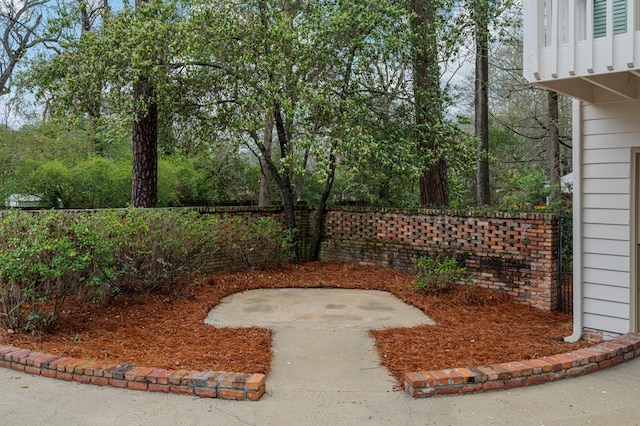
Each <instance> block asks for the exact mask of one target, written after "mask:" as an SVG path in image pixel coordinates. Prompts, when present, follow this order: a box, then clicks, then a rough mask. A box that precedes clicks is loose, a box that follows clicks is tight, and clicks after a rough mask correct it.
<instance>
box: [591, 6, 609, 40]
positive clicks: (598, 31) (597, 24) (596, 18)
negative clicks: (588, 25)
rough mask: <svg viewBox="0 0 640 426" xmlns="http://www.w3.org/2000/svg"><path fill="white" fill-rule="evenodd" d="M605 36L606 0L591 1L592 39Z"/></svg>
mask: <svg viewBox="0 0 640 426" xmlns="http://www.w3.org/2000/svg"><path fill="white" fill-rule="evenodd" d="M606 35H607V0H593V38H598V37H604V36H606Z"/></svg>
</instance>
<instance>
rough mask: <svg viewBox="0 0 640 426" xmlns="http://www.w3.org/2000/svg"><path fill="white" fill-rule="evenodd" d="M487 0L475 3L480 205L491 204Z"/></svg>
mask: <svg viewBox="0 0 640 426" xmlns="http://www.w3.org/2000/svg"><path fill="white" fill-rule="evenodd" d="M487 9H488V3H487V2H486V0H480V1H477V2H476V4H475V6H474V14H475V25H476V31H475V38H476V78H475V130H476V138H477V140H478V145H477V154H478V169H477V172H476V205H477V206H479V207H480V206H486V205H489V204H490V203H491V192H490V191H491V186H490V182H489V90H488V89H489V55H488V53H489V19H488V17H489V16H488V10H487Z"/></svg>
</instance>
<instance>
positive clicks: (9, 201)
mask: <svg viewBox="0 0 640 426" xmlns="http://www.w3.org/2000/svg"><path fill="white" fill-rule="evenodd" d="M41 205H42V196H40V195H29V194H11V195H9V196H8V197H7V198H6V199H5V200H4V206H5V207H12V208H32V209H33V208H38V207H40V206H41Z"/></svg>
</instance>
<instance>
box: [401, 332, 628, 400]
mask: <svg viewBox="0 0 640 426" xmlns="http://www.w3.org/2000/svg"><path fill="white" fill-rule="evenodd" d="M637 356H640V334H635V333H629V334H625V335H622V336H618V337H616V338H614V339H613V340H610V341H607V342H603V343H600V344H598V345H595V346H592V347H589V348H584V349H578V350H575V351H572V352H567V353H563V354H558V355H553V356H547V357H542V358H538V359H532V360H525V361H517V362H507V363H503V364H493V365H489V366H480V367H475V368H452V369H446V370H431V371H420V372H415V373H406V374H405V382H404V383H405V392H407V393H408V394H409V395H411V396H412V397H414V398H426V397H430V396H434V395H452V394H461V393H472V392H484V391H490V390H498V389H513V388H517V387H522V386H530V385H537V384H540V383H546V382H554V381H556V380H561V379H565V378H568V377H575V376H581V375H584V374H589V373H593V372H596V371H598V370H602V369H605V368H608V367H611V366H613V365H616V364H620V363H622V362H624V361H627V360H630V359H633V358H635V357H637Z"/></svg>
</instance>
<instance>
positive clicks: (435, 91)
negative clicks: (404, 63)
mask: <svg viewBox="0 0 640 426" xmlns="http://www.w3.org/2000/svg"><path fill="white" fill-rule="evenodd" d="M436 7H437V5H436V4H435V2H434V1H433V0H411V11H412V12H413V15H412V18H411V29H412V32H413V41H412V44H413V46H412V49H413V91H414V98H415V121H416V142H417V148H418V150H419V151H420V152H421V153H425V154H424V155H425V157H427V158H429V159H430V160H429V162H428V164H426V165H425V168H424V171H423V173H422V176H421V177H420V204H421V205H423V206H438V207H446V206H448V205H449V185H448V177H447V171H448V168H447V163H446V161H445V160H444V158H442V156H441V154H440V153H439V152H438V143H440V141H441V138H439V135H438V131H439V129H440V127H441V126H440V124H441V122H442V99H441V94H440V69H439V66H438V44H437V28H436V22H435V13H436V11H435V8H436Z"/></svg>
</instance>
